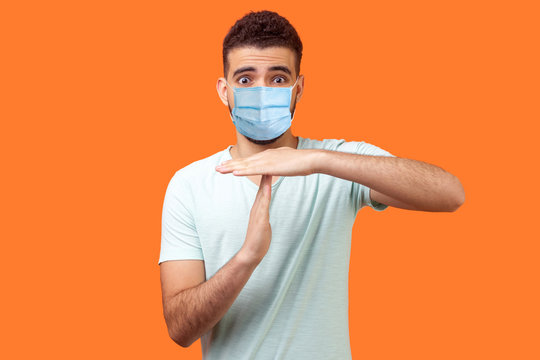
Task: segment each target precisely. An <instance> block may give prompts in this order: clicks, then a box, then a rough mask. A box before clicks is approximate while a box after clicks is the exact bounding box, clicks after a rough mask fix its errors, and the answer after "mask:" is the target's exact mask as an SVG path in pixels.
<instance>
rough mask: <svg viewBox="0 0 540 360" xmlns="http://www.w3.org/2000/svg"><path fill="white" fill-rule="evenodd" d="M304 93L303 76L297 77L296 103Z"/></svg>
mask: <svg viewBox="0 0 540 360" xmlns="http://www.w3.org/2000/svg"><path fill="white" fill-rule="evenodd" d="M303 93H304V75H300V76H299V77H298V82H297V83H296V102H297V103H298V102H299V101H300V99H301V98H302V94H303Z"/></svg>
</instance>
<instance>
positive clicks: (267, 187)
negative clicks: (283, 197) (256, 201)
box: [260, 175, 272, 202]
mask: <svg viewBox="0 0 540 360" xmlns="http://www.w3.org/2000/svg"><path fill="white" fill-rule="evenodd" d="M260 187H262V188H263V189H264V190H263V196H264V198H265V199H267V200H270V197H271V195H272V175H263V176H262V178H261V184H260ZM268 202H270V201H268Z"/></svg>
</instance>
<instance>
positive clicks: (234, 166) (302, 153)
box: [216, 147, 318, 176]
mask: <svg viewBox="0 0 540 360" xmlns="http://www.w3.org/2000/svg"><path fill="white" fill-rule="evenodd" d="M317 154H318V151H317V150H313V149H292V148H290V147H280V148H276V149H268V150H265V151H261V152H260V153H257V154H254V155H251V156H249V157H246V158H241V159H233V160H228V161H224V162H223V163H221V164H220V165H218V166H216V171H219V172H220V173H222V174H228V173H231V172H232V173H233V175H273V176H300V175H310V174H313V173H315V172H316V161H317V159H318V156H317Z"/></svg>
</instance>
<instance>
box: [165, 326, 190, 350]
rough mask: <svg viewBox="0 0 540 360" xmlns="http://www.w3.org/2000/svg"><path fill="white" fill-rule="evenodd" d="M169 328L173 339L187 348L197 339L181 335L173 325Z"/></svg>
mask: <svg viewBox="0 0 540 360" xmlns="http://www.w3.org/2000/svg"><path fill="white" fill-rule="evenodd" d="M168 330H169V337H170V338H171V339H172V341H174V342H175V343H176V344H178V345H180V346H181V347H183V348H187V347H189V346H190V345H191V344H193V343H194V342H195V340H192V339H188V338H187V337H185V336H181V335H180V334H178V333H177V332H175V331H173V330H172V329H171V327H168Z"/></svg>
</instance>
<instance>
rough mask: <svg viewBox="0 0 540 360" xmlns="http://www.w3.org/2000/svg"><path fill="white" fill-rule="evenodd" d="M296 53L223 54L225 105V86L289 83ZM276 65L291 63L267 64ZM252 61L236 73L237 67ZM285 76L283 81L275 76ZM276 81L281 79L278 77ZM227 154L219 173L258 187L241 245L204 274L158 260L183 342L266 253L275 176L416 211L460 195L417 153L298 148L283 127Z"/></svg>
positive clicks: (450, 207) (438, 207)
mask: <svg viewBox="0 0 540 360" xmlns="http://www.w3.org/2000/svg"><path fill="white" fill-rule="evenodd" d="M294 56H295V55H294V52H293V51H292V50H290V49H288V48H283V47H273V48H266V49H257V48H252V47H242V48H236V49H234V50H233V51H231V52H230V53H229V64H230V67H229V73H228V74H227V77H226V79H225V78H223V77H222V78H219V79H218V80H217V85H216V87H217V92H218V95H219V97H220V99H221V101H222V102H223V104H224V105H225V106H227V107H228V108H229V109H232V108H234V97H233V91H232V89H230V88H229V86H228V85H227V84H226V82H225V80H227V81H228V82H229V84H230V85H231V86H234V87H236V86H292V84H293V83H294V81H295V79H296V77H297V74H296V72H295V67H294V62H295V57H294ZM275 66H282V67H286V68H287V69H289V73H287V71H283V70H279V71H276V70H271V69H270V68H271V67H275ZM246 67H252V68H253V69H252V70H250V71H245V72H242V73H240V74H236V75H234V73H235V72H236V70H238V69H242V68H246ZM279 77H282V78H284V81H285V82H283V83H281V80H276V79H277V78H279ZM276 82H279V83H276ZM303 90H304V77H303V76H299V78H298V83H297V84H296V86H295V88H294V89H293V100H292V101H291V111H292V110H293V109H294V107H295V106H296V103H297V102H298V101H299V100H300V98H301V97H302V93H303ZM236 137H237V142H236V144H235V145H234V146H233V147H232V148H231V157H232V160H229V161H226V162H224V163H223V164H220V165H218V166H217V167H216V171H218V172H220V173H222V174H228V173H233V174H234V175H235V176H246V177H248V178H249V179H250V180H251V181H253V182H254V183H255V184H257V185H258V186H259V191H258V193H257V196H256V198H255V201H254V203H253V206H252V208H251V212H250V217H249V224H248V229H247V233H246V238H245V240H244V244H243V246H242V248H241V249H240V250H239V251H238V252H237V253H236V255H235V256H234V257H233V258H232V259H231V260H230V261H229V262H227V263H226V264H225V265H224V266H223V267H222V268H221V269H220V270H219V271H217V272H216V274H215V275H214V276H212V277H211V278H210V279H208V280H206V274H205V270H204V262H203V261H201V260H177V261H164V262H162V263H161V264H160V270H161V272H160V274H161V286H162V299H163V313H164V317H165V321H166V323H167V329H168V331H169V335H170V337H171V338H172V339H173V340H174V341H175V342H176V343H178V344H179V345H181V346H184V347H186V346H189V345H190V344H191V343H193V342H194V341H195V340H197V339H198V338H200V337H201V336H202V335H204V334H205V333H206V332H208V331H210V330H211V329H212V327H214V326H215V325H216V323H217V322H218V321H219V320H220V319H221V318H222V317H223V315H225V313H226V312H227V310H228V309H229V308H230V306H231V305H232V303H233V302H234V300H235V299H236V297H237V296H238V294H239V293H240V291H241V290H242V288H243V287H244V285H245V284H246V282H247V281H248V280H249V278H250V276H251V274H252V273H253V271H254V270H255V268H256V267H257V266H258V264H259V263H260V262H261V260H262V259H263V258H264V256H265V255H266V253H267V251H268V248H269V246H270V242H271V237H272V231H271V228H270V222H269V206H270V200H271V199H270V198H271V184H272V183H273V182H275V181H277V179H278V177H279V176H302V175H304V176H305V175H310V174H314V173H322V174H327V175H331V176H336V177H339V178H342V179H346V180H350V181H354V182H358V183H361V184H363V185H366V186H368V187H369V188H370V189H371V192H370V195H371V199H372V200H375V201H377V202H379V203H382V204H386V205H389V206H393V207H397V208H402V209H409V210H418V211H448V212H451V211H455V210H456V209H458V208H459V207H460V206H461V205H462V204H463V202H464V201H465V193H464V190H463V186H462V185H461V183H460V181H459V180H458V178H457V177H455V176H454V175H452V174H450V173H449V172H447V171H445V170H443V169H442V168H440V167H438V166H435V165H432V164H428V163H425V162H422V161H418V160H412V159H405V158H399V157H384V156H368V155H357V154H350V153H343V152H337V151H328V150H318V149H297V146H298V137H296V136H294V135H293V134H292V132H291V129H290V128H289V129H288V130H287V131H286V132H285V133H283V134H282V135H281V136H279V137H278V138H276V139H273V141H268V142H267V143H265V144H257V143H255V142H254V141H252V140H253V139H251V140H250V139H248V138H246V137H245V136H244V135H242V134H240V133H239V132H238V131H237V132H236Z"/></svg>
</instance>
